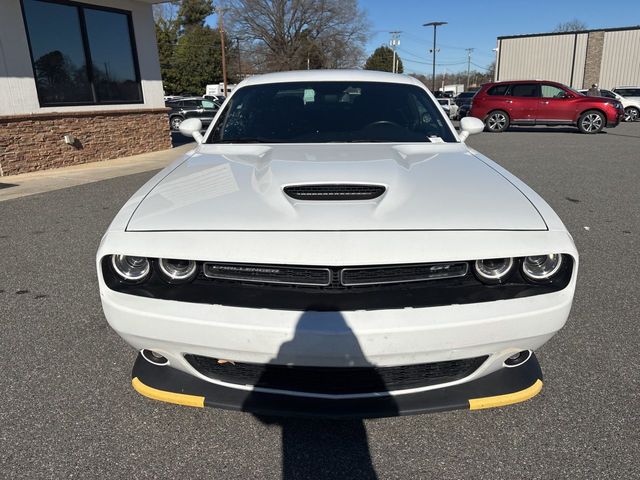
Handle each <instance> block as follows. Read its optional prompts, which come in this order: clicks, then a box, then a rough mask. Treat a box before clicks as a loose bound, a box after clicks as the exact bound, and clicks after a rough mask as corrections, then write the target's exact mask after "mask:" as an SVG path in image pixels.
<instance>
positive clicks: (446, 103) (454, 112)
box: [438, 98, 458, 120]
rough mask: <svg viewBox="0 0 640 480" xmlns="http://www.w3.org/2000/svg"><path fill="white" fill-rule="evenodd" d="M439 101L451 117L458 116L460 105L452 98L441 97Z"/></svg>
mask: <svg viewBox="0 0 640 480" xmlns="http://www.w3.org/2000/svg"><path fill="white" fill-rule="evenodd" d="M438 103H439V104H440V105H441V106H442V109H443V110H444V111H445V113H446V114H447V115H448V116H449V118H450V119H452V120H453V119H456V118H458V106H457V105H456V104H455V102H454V101H453V99H451V98H439V99H438Z"/></svg>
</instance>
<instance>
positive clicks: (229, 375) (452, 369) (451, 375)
mask: <svg viewBox="0 0 640 480" xmlns="http://www.w3.org/2000/svg"><path fill="white" fill-rule="evenodd" d="M185 359H186V360H187V361H188V362H189V364H190V365H191V366H192V367H193V368H195V369H196V370H197V371H198V372H199V373H200V374H202V375H204V376H206V377H209V378H211V379H214V380H218V381H222V382H226V383H233V384H237V385H251V386H256V387H262V388H270V389H275V390H289V391H297V392H306V393H317V394H332V395H347V394H358V393H375V392H387V391H393V390H406V389H410V388H418V387H426V386H430V385H437V384H441V383H448V382H453V381H455V380H460V379H462V378H464V377H467V376H469V375H471V374H472V373H473V372H475V371H476V370H477V369H478V367H480V365H482V363H483V362H484V361H485V360H486V359H487V356H482V357H475V358H465V359H462V360H448V361H444V362H433V363H421V364H417V365H403V366H397V367H309V366H288V365H276V364H256V363H238V362H229V361H224V360H218V359H216V358H210V357H204V356H201V355H191V354H187V355H185Z"/></svg>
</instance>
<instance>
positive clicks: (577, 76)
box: [566, 33, 589, 89]
mask: <svg viewBox="0 0 640 480" xmlns="http://www.w3.org/2000/svg"><path fill="white" fill-rule="evenodd" d="M574 36H575V38H576V56H575V59H574V61H575V64H574V68H573V78H572V79H571V83H567V84H566V85H569V86H570V87H573V88H576V89H579V88H582V79H583V78H584V66H585V63H586V59H587V39H588V38H589V34H588V33H579V34H577V35H574Z"/></svg>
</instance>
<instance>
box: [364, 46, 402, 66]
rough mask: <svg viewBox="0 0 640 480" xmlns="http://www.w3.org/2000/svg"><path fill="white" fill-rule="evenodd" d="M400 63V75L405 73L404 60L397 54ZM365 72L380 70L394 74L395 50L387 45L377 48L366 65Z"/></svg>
mask: <svg viewBox="0 0 640 480" xmlns="http://www.w3.org/2000/svg"><path fill="white" fill-rule="evenodd" d="M396 58H397V61H398V73H402V72H404V68H403V66H402V60H401V59H400V57H399V56H398V54H397V53H396ZM364 69H365V70H378V71H380V72H393V50H392V49H391V48H389V47H387V46H385V45H383V46H381V47H378V48H376V50H375V52H373V53H372V54H371V56H370V57H369V58H367V61H366V62H365V64H364Z"/></svg>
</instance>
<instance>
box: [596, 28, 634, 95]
mask: <svg viewBox="0 0 640 480" xmlns="http://www.w3.org/2000/svg"><path fill="white" fill-rule="evenodd" d="M638 84H640V30H622V31H617V32H605V34H604V47H603V51H602V66H601V68H600V86H601V87H603V88H614V87H617V86H620V85H638Z"/></svg>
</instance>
